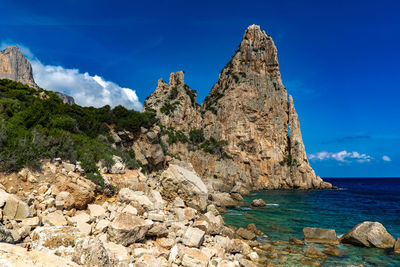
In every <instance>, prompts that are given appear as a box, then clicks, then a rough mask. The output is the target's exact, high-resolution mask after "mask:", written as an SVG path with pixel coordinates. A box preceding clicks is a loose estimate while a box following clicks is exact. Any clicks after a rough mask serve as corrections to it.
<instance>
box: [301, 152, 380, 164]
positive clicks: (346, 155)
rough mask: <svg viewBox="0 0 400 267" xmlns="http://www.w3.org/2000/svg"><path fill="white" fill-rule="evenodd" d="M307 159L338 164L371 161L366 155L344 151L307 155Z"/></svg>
mask: <svg viewBox="0 0 400 267" xmlns="http://www.w3.org/2000/svg"><path fill="white" fill-rule="evenodd" d="M308 158H309V159H310V160H320V161H322V160H336V161H339V162H351V161H358V162H370V161H371V160H372V159H373V158H372V157H371V156H369V155H367V154H360V153H359V152H356V151H352V152H347V151H346V150H343V151H340V152H337V153H333V152H327V151H322V152H318V153H314V154H308Z"/></svg>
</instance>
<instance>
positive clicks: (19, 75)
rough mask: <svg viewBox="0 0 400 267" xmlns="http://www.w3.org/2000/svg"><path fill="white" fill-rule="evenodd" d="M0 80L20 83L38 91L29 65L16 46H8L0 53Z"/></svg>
mask: <svg viewBox="0 0 400 267" xmlns="http://www.w3.org/2000/svg"><path fill="white" fill-rule="evenodd" d="M0 79H9V80H13V81H17V82H21V83H24V84H26V85H29V86H30V87H32V88H35V89H39V86H37V84H36V83H35V81H34V80H33V75H32V66H31V64H30V63H29V61H28V60H27V59H26V58H25V57H24V55H23V54H22V53H21V51H20V50H19V48H18V47H16V46H9V47H8V48H6V49H5V50H3V51H1V52H0Z"/></svg>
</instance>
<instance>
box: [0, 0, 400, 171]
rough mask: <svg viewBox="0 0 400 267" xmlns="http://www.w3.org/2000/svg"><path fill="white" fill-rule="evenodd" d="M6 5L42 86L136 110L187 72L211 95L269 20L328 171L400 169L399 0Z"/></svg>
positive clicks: (15, 37)
mask: <svg viewBox="0 0 400 267" xmlns="http://www.w3.org/2000/svg"><path fill="white" fill-rule="evenodd" d="M1 2H2V3H1V5H2V10H3V11H2V16H0V42H1V43H0V45H1V46H2V47H5V46H6V45H8V44H19V45H20V46H23V47H24V48H25V49H24V51H25V54H29V55H28V56H29V57H30V59H31V60H32V61H34V63H35V65H34V66H35V67H34V69H35V70H38V71H39V70H40V71H41V73H40V75H39V74H36V77H35V78H37V79H39V80H40V84H39V85H42V84H43V85H47V86H48V87H51V86H58V87H59V88H62V89H61V90H63V91H66V92H69V90H74V89H70V88H71V87H75V88H76V87H79V86H78V85H80V84H82V83H85V86H87V88H88V91H87V92H86V94H83V95H82V97H81V99H82V101H86V102H82V103H84V104H90V103H91V102H90V101H92V100H93V99H96V98H91V97H90V96H91V94H93V96H96V94H97V96H99V94H100V93H99V92H100V91H102V89H104V88H106V89H107V90H108V91H107V92H111V93H110V96H114V95H117V97H110V98H105V99H108V100H107V101H110V102H111V104H115V105H116V104H124V103H125V102H124V101H125V100H123V99H126V97H128V98H129V100H130V101H131V102H129V103H130V104H131V107H132V108H136V109H139V108H141V104H140V103H143V101H144V99H145V97H146V96H148V95H149V94H150V93H151V92H152V91H153V90H154V89H155V86H156V83H157V80H158V79H159V78H161V77H162V78H164V79H168V76H169V73H170V72H174V71H177V70H181V69H183V70H185V72H186V74H185V81H186V83H187V84H188V85H189V86H191V87H192V88H194V89H196V90H197V91H198V93H199V100H200V102H202V101H203V99H204V97H205V96H206V95H207V94H208V92H209V90H210V89H211V87H212V85H213V84H214V83H215V82H216V81H217V79H218V73H219V72H220V70H221V69H222V67H223V66H224V65H225V64H226V63H227V62H228V61H229V60H230V56H231V55H232V54H233V53H234V51H235V50H236V48H237V46H238V44H239V42H240V40H241V38H242V36H243V33H244V30H245V29H246V28H247V26H249V25H251V24H258V25H260V26H261V28H262V29H263V30H265V31H266V32H267V33H268V34H270V35H271V36H272V38H273V39H274V41H275V44H276V45H277V47H278V57H279V62H280V68H281V73H282V79H283V83H284V84H285V86H286V88H287V89H288V90H289V93H290V94H292V95H293V97H294V100H295V105H296V109H297V112H298V113H299V116H300V122H301V127H302V132H303V139H304V142H305V145H306V150H307V152H308V153H309V154H310V155H309V158H310V162H311V164H312V166H313V167H314V169H315V170H316V172H317V174H319V175H320V176H322V177H335V176H339V177H351V176H368V177H369V176H400V164H399V162H400V152H399V148H400V134H399V133H400V126H399V119H400V111H399V108H398V106H399V105H398V98H399V97H400V93H399V87H400V75H399V66H398V64H399V63H398V62H400V50H399V47H400V19H399V16H398V10H400V4H399V3H398V1H385V0H381V1H358V0H354V1H265V0H264V1H247V2H244V1H232V0H231V1H117V0H114V1H73V0H69V1H40V0H36V1H9V0H2V1H1ZM55 72H57V74H58V77H66V78H68V77H73V78H71V79H70V80H68V82H66V81H65V80H64V81H63V82H60V80H52V78H51V77H53V78H54V75H53V74H54V73H55ZM51 75H53V76H51ZM38 83H39V82H38ZM43 87H44V86H43ZM50 89H51V88H50ZM130 89H132V90H130ZM121 92H122V93H121ZM69 93H71V94H72V93H73V94H75V95H76V94H78V93H79V92H76V91H71V92H69ZM114 93H115V94H114ZM91 99H92V100H91ZM98 104H103V103H102V102H101V101H100V102H98ZM384 156H385V157H384Z"/></svg>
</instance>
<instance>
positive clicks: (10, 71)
mask: <svg viewBox="0 0 400 267" xmlns="http://www.w3.org/2000/svg"><path fill="white" fill-rule="evenodd" d="M0 79H9V80H13V81H16V82H20V83H23V84H26V85H28V86H30V87H32V88H34V89H39V86H38V85H37V84H36V83H35V80H34V78H33V73H32V65H31V63H30V62H29V60H28V59H26V58H25V56H24V55H23V54H22V52H21V50H20V49H19V48H18V46H15V45H10V46H9V47H7V48H6V49H4V50H3V51H1V52H0ZM56 93H57V95H58V96H59V97H60V98H61V99H62V101H63V102H64V103H66V104H70V105H72V104H75V101H74V99H73V98H72V97H71V96H68V95H66V94H63V93H60V92H56Z"/></svg>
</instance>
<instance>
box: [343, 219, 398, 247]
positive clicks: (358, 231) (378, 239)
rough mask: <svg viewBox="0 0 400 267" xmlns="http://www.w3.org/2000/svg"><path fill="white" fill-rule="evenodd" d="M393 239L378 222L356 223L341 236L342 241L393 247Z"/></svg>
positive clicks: (368, 245) (369, 245) (366, 245)
mask: <svg viewBox="0 0 400 267" xmlns="http://www.w3.org/2000/svg"><path fill="white" fill-rule="evenodd" d="M395 241H396V240H395V239H394V238H393V236H391V235H390V234H389V233H388V232H387V231H386V228H385V227H384V226H383V225H382V224H381V223H379V222H368V221H366V222H363V223H360V224H357V225H356V226H355V227H354V228H353V229H351V230H350V231H348V232H347V233H346V234H345V235H343V237H342V238H341V242H342V243H346V244H352V245H358V246H365V247H377V248H393V246H394V244H395Z"/></svg>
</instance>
